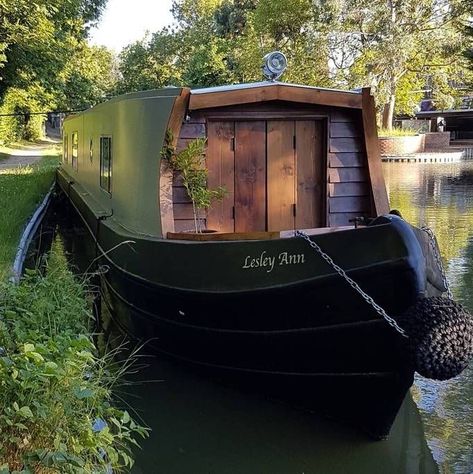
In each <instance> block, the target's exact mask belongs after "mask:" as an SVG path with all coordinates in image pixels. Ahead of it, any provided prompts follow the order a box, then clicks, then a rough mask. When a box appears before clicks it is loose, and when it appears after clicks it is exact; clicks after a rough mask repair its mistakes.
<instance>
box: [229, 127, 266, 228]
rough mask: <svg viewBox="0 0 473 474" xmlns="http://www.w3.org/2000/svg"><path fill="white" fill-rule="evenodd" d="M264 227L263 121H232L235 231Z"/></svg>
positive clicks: (264, 138)
mask: <svg viewBox="0 0 473 474" xmlns="http://www.w3.org/2000/svg"><path fill="white" fill-rule="evenodd" d="M265 230H266V123H265V122H264V121H255V122H235V232H252V231H265Z"/></svg>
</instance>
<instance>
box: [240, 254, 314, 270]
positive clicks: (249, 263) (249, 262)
mask: <svg viewBox="0 0 473 474" xmlns="http://www.w3.org/2000/svg"><path fill="white" fill-rule="evenodd" d="M302 263H305V255H304V254H303V253H298V254H291V253H288V252H281V253H280V254H279V255H277V256H271V255H268V253H267V252H266V250H263V251H262V252H261V254H260V255H259V256H258V257H252V256H251V255H247V256H246V257H245V262H244V264H243V267H242V268H244V269H247V268H262V269H265V270H266V272H267V273H270V272H272V271H273V270H274V267H275V266H276V265H277V266H282V265H300V264H302Z"/></svg>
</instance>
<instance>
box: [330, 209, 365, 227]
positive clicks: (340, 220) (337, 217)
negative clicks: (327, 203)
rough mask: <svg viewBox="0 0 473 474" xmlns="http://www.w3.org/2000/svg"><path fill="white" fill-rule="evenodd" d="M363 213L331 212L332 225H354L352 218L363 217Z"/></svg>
mask: <svg viewBox="0 0 473 474" xmlns="http://www.w3.org/2000/svg"><path fill="white" fill-rule="evenodd" d="M362 215H367V214H363V213H360V212H341V213H338V214H330V226H332V227H345V226H350V227H352V226H354V225H355V224H354V222H350V220H351V219H355V217H361V216H362Z"/></svg>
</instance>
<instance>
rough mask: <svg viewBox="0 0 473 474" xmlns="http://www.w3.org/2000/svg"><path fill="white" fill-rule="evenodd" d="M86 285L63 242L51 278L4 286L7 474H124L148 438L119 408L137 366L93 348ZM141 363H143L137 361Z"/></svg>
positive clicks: (1, 320) (1, 427) (0, 426)
mask: <svg viewBox="0 0 473 474" xmlns="http://www.w3.org/2000/svg"><path fill="white" fill-rule="evenodd" d="M91 321H92V312H91V308H90V301H88V298H87V293H86V287H85V282H82V283H81V282H78V281H77V280H76V279H75V278H74V276H73V275H72V274H71V273H70V272H69V270H68V268H67V262H66V259H65V256H64V253H63V250H62V246H61V243H60V242H56V243H55V246H54V248H53V251H52V252H51V255H50V257H49V261H48V262H47V267H46V273H45V274H44V275H43V274H41V273H40V272H39V271H28V273H27V274H26V276H25V277H24V279H23V280H22V282H21V283H20V285H19V286H15V285H13V284H9V283H2V284H0V387H1V390H0V406H1V407H2V410H1V412H0V460H1V462H2V463H3V464H0V472H1V473H10V472H11V473H15V472H18V473H25V474H26V473H41V474H43V473H52V472H61V473H74V474H82V473H83V474H85V473H91V472H97V473H98V472H108V471H109V470H110V469H113V472H122V471H123V470H127V469H128V468H130V467H131V465H132V464H133V460H132V457H131V448H132V447H133V446H134V445H137V438H140V437H144V436H146V435H147V431H148V430H147V429H146V428H144V427H142V426H140V425H139V424H137V423H136V422H135V421H134V420H133V419H132V417H131V416H130V414H129V413H128V412H127V411H126V410H123V409H119V408H118V407H117V404H116V402H115V401H114V396H113V393H114V390H115V389H116V386H117V384H118V383H119V380H120V379H121V377H122V376H123V373H124V372H126V371H127V370H128V369H129V368H130V364H131V363H133V357H132V358H128V359H127V360H125V361H124V362H123V361H122V362H119V363H117V362H115V360H116V358H115V357H116V355H117V353H116V351H112V352H109V353H107V354H106V355H103V356H101V355H99V354H98V351H97V350H96V348H95V345H94V343H93V338H92V334H91V331H90V330H89V323H90V322H91ZM135 360H136V358H135Z"/></svg>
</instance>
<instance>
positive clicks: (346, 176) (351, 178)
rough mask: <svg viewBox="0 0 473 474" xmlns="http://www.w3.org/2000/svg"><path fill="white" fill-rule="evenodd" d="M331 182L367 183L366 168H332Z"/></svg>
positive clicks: (330, 172)
mask: <svg viewBox="0 0 473 474" xmlns="http://www.w3.org/2000/svg"><path fill="white" fill-rule="evenodd" d="M328 171H329V182H330V183H365V182H366V181H367V171H366V168H330V169H329V170H328Z"/></svg>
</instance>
